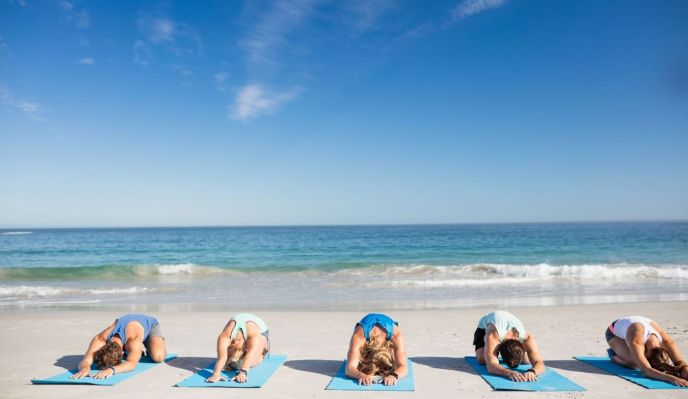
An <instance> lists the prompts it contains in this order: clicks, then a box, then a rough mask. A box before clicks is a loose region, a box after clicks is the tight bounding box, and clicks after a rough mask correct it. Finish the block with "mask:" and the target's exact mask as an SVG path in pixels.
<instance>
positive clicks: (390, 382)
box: [382, 375, 397, 386]
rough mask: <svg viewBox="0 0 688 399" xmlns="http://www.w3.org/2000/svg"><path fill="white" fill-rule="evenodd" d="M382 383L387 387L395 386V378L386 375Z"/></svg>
mask: <svg viewBox="0 0 688 399" xmlns="http://www.w3.org/2000/svg"><path fill="white" fill-rule="evenodd" d="M382 383H383V384H385V385H387V386H390V385H397V377H395V376H393V375H386V376H385V378H383V379H382Z"/></svg>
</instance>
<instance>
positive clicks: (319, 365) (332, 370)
mask: <svg viewBox="0 0 688 399" xmlns="http://www.w3.org/2000/svg"><path fill="white" fill-rule="evenodd" d="M284 365H285V366H287V367H289V368H290V369H294V370H298V371H305V372H308V373H315V374H322V375H325V376H328V377H334V375H335V374H337V370H339V367H341V365H342V360H323V359H304V360H289V361H286V362H284Z"/></svg>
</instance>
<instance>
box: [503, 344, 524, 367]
mask: <svg viewBox="0 0 688 399" xmlns="http://www.w3.org/2000/svg"><path fill="white" fill-rule="evenodd" d="M524 353H525V349H524V348H523V344H522V343H521V342H519V340H517V339H505V340H504V342H502V343H501V344H499V354H500V355H501V356H502V360H504V363H506V365H507V366H509V367H511V368H512V369H513V368H516V367H518V365H519V364H521V362H522V361H523V354H524Z"/></svg>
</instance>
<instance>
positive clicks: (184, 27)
mask: <svg viewBox="0 0 688 399" xmlns="http://www.w3.org/2000/svg"><path fill="white" fill-rule="evenodd" d="M137 25H138V30H139V38H138V39H137V40H136V41H135V42H134V62H135V63H137V64H139V65H143V66H148V65H150V64H151V62H152V61H153V58H154V51H155V49H157V48H161V49H164V50H165V51H166V52H168V53H170V54H172V55H175V56H177V57H183V56H193V55H203V40H202V38H201V35H200V34H199V33H198V32H197V31H196V29H194V28H193V27H192V26H190V25H188V24H184V23H179V22H177V21H175V20H173V19H172V18H169V17H167V16H155V17H153V16H150V15H149V14H147V13H145V12H140V13H139V18H138V21H137Z"/></svg>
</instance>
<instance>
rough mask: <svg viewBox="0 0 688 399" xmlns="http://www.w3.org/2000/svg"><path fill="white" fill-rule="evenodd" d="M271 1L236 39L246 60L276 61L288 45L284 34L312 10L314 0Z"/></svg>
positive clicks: (299, 23) (266, 62) (291, 29)
mask: <svg viewBox="0 0 688 399" xmlns="http://www.w3.org/2000/svg"><path fill="white" fill-rule="evenodd" d="M271 4H272V7H271V8H270V9H269V10H267V12H262V11H263V10H261V13H260V16H261V17H260V18H259V19H258V21H257V22H256V23H255V24H254V25H253V28H252V29H251V30H250V32H249V33H248V34H247V35H246V37H245V38H244V39H243V40H241V41H240V45H241V46H242V47H243V49H244V50H245V51H246V52H247V53H248V59H249V61H250V62H253V63H264V64H275V63H277V59H278V58H279V57H280V55H282V53H283V51H284V50H283V49H284V48H285V47H287V45H288V41H287V39H288V36H289V35H290V34H291V33H293V32H294V31H295V30H296V29H297V28H299V27H300V26H301V25H302V24H303V23H304V22H305V21H306V19H307V18H308V16H310V15H311V14H312V13H313V12H314V10H315V7H316V5H317V0H296V1H287V0H278V1H275V2H274V3H271Z"/></svg>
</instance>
